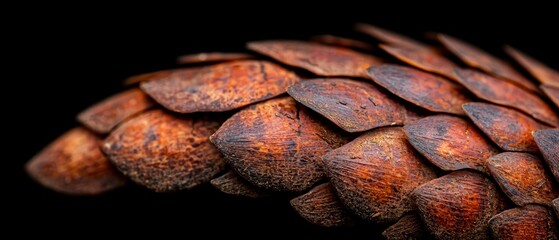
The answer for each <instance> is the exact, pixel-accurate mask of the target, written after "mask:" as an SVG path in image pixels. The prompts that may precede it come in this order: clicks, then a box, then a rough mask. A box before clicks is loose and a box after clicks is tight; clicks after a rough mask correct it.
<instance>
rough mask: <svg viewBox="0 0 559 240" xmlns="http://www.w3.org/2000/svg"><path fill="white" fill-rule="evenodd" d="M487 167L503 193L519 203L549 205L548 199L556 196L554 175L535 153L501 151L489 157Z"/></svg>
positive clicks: (558, 193) (521, 204)
mask: <svg viewBox="0 0 559 240" xmlns="http://www.w3.org/2000/svg"><path fill="white" fill-rule="evenodd" d="M487 166H488V167H489V170H490V171H491V175H493V178H495V180H496V181H497V183H498V184H499V186H501V189H502V190H503V192H504V193H505V194H506V195H507V196H508V197H509V198H510V199H511V200H512V201H513V202H514V203H515V204H516V205H518V206H524V205H527V204H531V203H535V204H542V205H547V206H551V201H552V200H553V199H555V198H557V197H559V192H558V191H557V186H555V183H554V182H553V177H552V176H551V174H549V172H547V169H546V168H545V166H544V164H543V162H542V160H541V159H540V158H539V157H537V156H535V155H532V154H529V153H519V152H504V153H500V154H497V155H495V156H492V157H490V158H488V159H487Z"/></svg>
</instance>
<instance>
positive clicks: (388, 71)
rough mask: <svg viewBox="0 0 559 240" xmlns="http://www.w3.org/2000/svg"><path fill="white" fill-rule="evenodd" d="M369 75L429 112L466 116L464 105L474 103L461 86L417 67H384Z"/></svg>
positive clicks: (373, 69) (389, 89)
mask: <svg viewBox="0 0 559 240" xmlns="http://www.w3.org/2000/svg"><path fill="white" fill-rule="evenodd" d="M368 72H369V76H370V77H371V78H372V79H373V81H374V82H376V83H377V84H379V85H381V86H382V87H384V88H386V89H388V91H390V92H392V93H394V94H395V95H397V96H398V97H401V98H403V99H404V100H406V101H409V102H411V103H413V104H415V105H417V106H420V107H422V108H425V109H427V110H429V111H433V112H443V113H452V114H457V115H464V111H463V110H462V108H461V107H462V104H465V103H468V102H471V100H470V98H469V97H468V96H466V95H465V91H464V89H463V88H462V87H460V86H458V85H456V84H454V83H452V82H450V81H448V80H446V79H444V78H442V77H439V76H436V75H433V74H430V73H426V72H423V71H420V70H417V69H414V68H410V67H404V66H399V65H391V64H384V65H380V66H376V67H371V68H369V70H368Z"/></svg>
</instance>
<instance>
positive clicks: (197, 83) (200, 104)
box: [141, 60, 299, 113]
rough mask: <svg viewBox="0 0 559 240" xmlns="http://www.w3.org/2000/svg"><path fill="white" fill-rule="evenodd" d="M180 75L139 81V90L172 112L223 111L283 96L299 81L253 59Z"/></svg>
mask: <svg viewBox="0 0 559 240" xmlns="http://www.w3.org/2000/svg"><path fill="white" fill-rule="evenodd" d="M183 76H185V75H171V76H168V77H165V78H161V79H157V80H152V81H148V82H142V84H141V88H142V89H143V90H144V91H145V92H146V93H147V94H149V95H150V96H151V97H153V99H155V101H157V102H158V103H160V104H161V105H163V106H164V107H166V108H167V109H169V110H172V111H175V112H180V113H193V112H223V111H228V110H233V109H236V108H240V107H243V106H246V105H249V104H251V103H255V102H259V101H262V100H266V99H269V98H273V97H275V96H278V95H280V94H283V93H285V90H286V88H287V87H288V86H290V85H292V84H294V83H296V82H298V81H299V77H297V76H296V75H295V74H294V73H293V72H291V71H288V70H286V69H284V68H282V67H280V66H279V65H276V64H273V63H270V62H266V61H256V60H245V61H234V62H226V63H221V64H217V65H212V66H207V67H203V68H200V69H199V70H198V71H197V72H196V73H194V74H193V75H191V76H189V75H188V74H186V76H188V77H183Z"/></svg>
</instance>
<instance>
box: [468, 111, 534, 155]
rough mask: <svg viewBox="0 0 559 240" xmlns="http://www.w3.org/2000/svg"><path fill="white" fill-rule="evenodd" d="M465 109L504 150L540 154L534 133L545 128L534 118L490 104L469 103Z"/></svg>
mask: <svg viewBox="0 0 559 240" xmlns="http://www.w3.org/2000/svg"><path fill="white" fill-rule="evenodd" d="M463 108H464V111H466V114H467V115H468V117H469V118H470V119H471V120H472V121H473V122H474V124H475V125H476V126H477V127H478V128H480V129H481V131H483V132H484V133H485V135H487V136H488V137H489V138H490V139H491V140H493V142H495V143H496V144H497V145H498V146H499V147H500V148H502V149H503V150H505V151H517V152H538V148H537V146H536V143H535V142H534V138H533V137H532V131H534V130H538V129H542V128H545V126H544V125H543V124H540V123H538V122H537V121H536V120H534V119H533V118H531V117H529V116H527V115H525V114H523V113H521V112H519V111H517V110H514V109H512V108H507V107H501V106H497V105H494V104H489V103H477V102H476V103H468V104H464V106H463Z"/></svg>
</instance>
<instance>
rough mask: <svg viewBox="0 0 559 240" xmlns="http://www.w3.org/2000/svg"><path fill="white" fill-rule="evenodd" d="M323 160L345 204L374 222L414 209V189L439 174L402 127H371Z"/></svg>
mask: <svg viewBox="0 0 559 240" xmlns="http://www.w3.org/2000/svg"><path fill="white" fill-rule="evenodd" d="M323 161H324V168H325V170H326V172H327V174H328V176H329V177H330V180H331V182H332V185H333V186H334V188H335V189H336V192H337V193H338V196H339V197H340V199H341V200H342V202H343V203H344V205H345V206H346V207H347V208H349V209H350V210H351V211H353V213H355V214H356V215H358V216H360V217H362V218H364V219H367V220H371V221H374V222H382V223H386V222H394V221H397V220H398V219H399V218H400V217H402V216H403V215H404V214H406V213H408V212H410V211H411V210H413V206H412V203H411V200H410V193H411V192H412V191H413V190H414V189H415V188H416V187H417V186H419V185H421V184H423V183H425V182H427V181H429V180H431V179H434V178H435V177H436V175H435V173H434V171H433V169H431V168H430V167H429V166H427V165H425V164H424V163H423V162H422V160H420V159H419V158H418V156H417V155H416V154H415V152H414V150H413V148H412V147H411V146H410V145H409V143H408V142H407V141H406V136H405V135H404V131H403V130H402V128H401V127H386V128H379V129H374V130H372V131H369V132H367V133H365V134H363V135H361V136H360V137H358V138H356V139H355V140H353V141H351V142H350V143H348V144H346V145H344V146H342V147H340V148H338V149H335V150H333V151H331V152H329V153H328V154H326V155H325V156H324V157H323Z"/></svg>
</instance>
